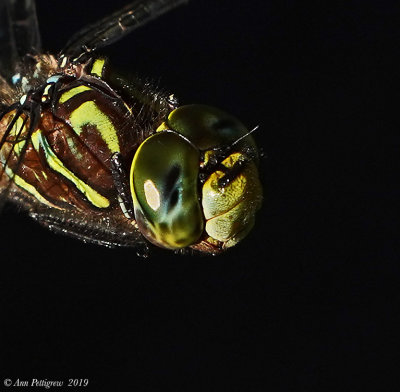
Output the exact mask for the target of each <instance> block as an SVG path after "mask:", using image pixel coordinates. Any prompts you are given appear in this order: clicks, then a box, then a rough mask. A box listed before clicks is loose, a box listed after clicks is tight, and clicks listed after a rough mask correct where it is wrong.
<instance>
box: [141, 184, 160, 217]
mask: <svg viewBox="0 0 400 392" xmlns="http://www.w3.org/2000/svg"><path fill="white" fill-rule="evenodd" d="M144 194H145V196H146V201H147V204H148V205H149V206H150V207H151V208H152V209H153V210H154V211H157V210H158V209H159V208H160V204H161V202H160V192H159V191H158V189H157V187H156V186H155V185H154V182H153V181H151V180H146V181H145V183H144Z"/></svg>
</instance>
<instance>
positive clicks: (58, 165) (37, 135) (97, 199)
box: [32, 129, 110, 208]
mask: <svg viewBox="0 0 400 392" xmlns="http://www.w3.org/2000/svg"><path fill="white" fill-rule="evenodd" d="M32 143H33V146H34V147H35V150H36V151H39V148H40V147H42V149H43V151H44V154H45V156H46V161H47V163H48V165H49V166H50V168H51V169H53V170H54V171H56V172H57V173H60V174H61V175H63V176H64V177H65V178H67V179H68V180H70V181H71V182H72V183H73V184H74V185H75V186H76V187H77V189H78V190H79V191H80V192H82V193H83V194H84V195H85V196H86V198H87V199H88V200H89V201H90V202H91V203H92V204H93V205H94V206H96V207H99V208H107V207H109V205H110V201H109V200H108V199H106V198H105V197H104V196H102V195H100V193H98V192H97V191H95V190H94V189H93V188H91V187H90V186H89V185H88V184H86V183H85V182H84V181H82V180H81V179H80V178H78V177H77V176H76V175H75V174H74V173H72V172H71V171H70V170H68V169H67V168H66V167H65V166H64V164H63V163H62V162H61V160H60V159H59V158H58V157H57V155H56V154H55V153H54V151H53V150H52V149H51V147H50V145H49V143H48V141H47V140H46V138H45V137H44V136H43V133H42V131H41V130H40V129H39V130H37V131H35V132H34V133H33V134H32Z"/></svg>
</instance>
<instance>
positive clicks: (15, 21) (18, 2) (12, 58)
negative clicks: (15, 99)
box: [0, 0, 41, 79]
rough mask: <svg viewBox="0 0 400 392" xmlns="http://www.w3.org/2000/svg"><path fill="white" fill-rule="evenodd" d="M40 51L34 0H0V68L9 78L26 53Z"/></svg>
mask: <svg viewBox="0 0 400 392" xmlns="http://www.w3.org/2000/svg"><path fill="white" fill-rule="evenodd" d="M40 52H41V39H40V32H39V25H38V21H37V16H36V6H35V1H34V0H1V1H0V70H1V73H2V75H3V76H5V77H6V78H7V79H9V78H10V77H11V76H12V75H14V74H15V73H16V71H17V64H18V63H19V62H20V60H21V59H22V58H23V57H24V56H25V55H26V54H35V53H40Z"/></svg>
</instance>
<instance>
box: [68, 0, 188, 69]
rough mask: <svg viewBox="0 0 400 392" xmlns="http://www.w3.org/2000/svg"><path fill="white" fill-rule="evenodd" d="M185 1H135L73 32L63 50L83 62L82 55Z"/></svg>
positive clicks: (117, 38) (72, 57) (120, 36)
mask: <svg viewBox="0 0 400 392" xmlns="http://www.w3.org/2000/svg"><path fill="white" fill-rule="evenodd" d="M187 1H188V0H137V1H134V2H132V3H130V4H128V5H127V6H125V7H124V8H122V9H121V10H119V11H117V12H115V13H113V14H111V15H110V16H107V17H105V18H103V19H101V20H100V21H98V22H97V23H94V24H92V25H89V26H88V27H86V28H84V29H82V30H81V31H79V32H78V33H76V34H75V35H74V36H73V37H72V38H71V40H70V41H69V42H68V43H67V45H66V46H65V48H64V49H63V50H62V52H61V55H66V56H68V57H70V58H71V59H72V60H74V61H78V60H80V61H83V60H84V57H85V54H88V53H90V52H93V51H95V50H97V49H99V48H102V47H104V46H107V45H110V44H112V43H113V42H115V41H117V40H119V39H121V38H122V37H124V36H125V35H127V34H129V33H131V32H132V31H133V30H135V29H136V28H138V27H140V26H143V25H144V24H146V23H147V22H150V21H151V20H153V19H155V18H157V17H158V16H160V15H162V14H164V13H166V12H168V11H170V10H172V9H173V8H175V7H177V6H179V5H182V4H185V3H187Z"/></svg>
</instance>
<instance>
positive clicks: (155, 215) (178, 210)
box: [130, 131, 204, 249]
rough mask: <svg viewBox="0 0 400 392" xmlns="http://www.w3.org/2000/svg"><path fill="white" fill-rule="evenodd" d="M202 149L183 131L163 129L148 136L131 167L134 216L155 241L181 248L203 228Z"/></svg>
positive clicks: (155, 242) (171, 247)
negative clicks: (195, 146) (199, 179)
mask: <svg viewBox="0 0 400 392" xmlns="http://www.w3.org/2000/svg"><path fill="white" fill-rule="evenodd" d="M198 172H199V152H198V151H197V150H196V149H195V148H194V147H193V146H192V145H191V144H190V143H189V142H188V141H187V140H186V139H184V138H183V137H181V136H180V135H178V134H176V133H174V132H169V131H164V132H160V133H157V134H154V135H153V136H150V137H149V138H148V139H146V140H145V141H144V142H143V143H142V144H141V146H140V147H139V148H138V150H137V151H136V154H135V156H134V158H133V162H132V167H131V178H130V179H131V192H132V198H133V204H134V209H135V218H136V221H137V224H138V226H139V229H140V231H141V232H142V234H143V235H144V236H145V237H146V238H147V239H148V240H149V241H150V242H152V243H154V244H156V245H158V246H161V247H164V248H169V249H179V248H183V247H186V246H189V245H191V244H193V243H195V242H196V241H197V240H198V239H199V237H200V236H201V234H202V233H203V230H204V218H203V214H202V210H201V205H200V202H199V196H198Z"/></svg>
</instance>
